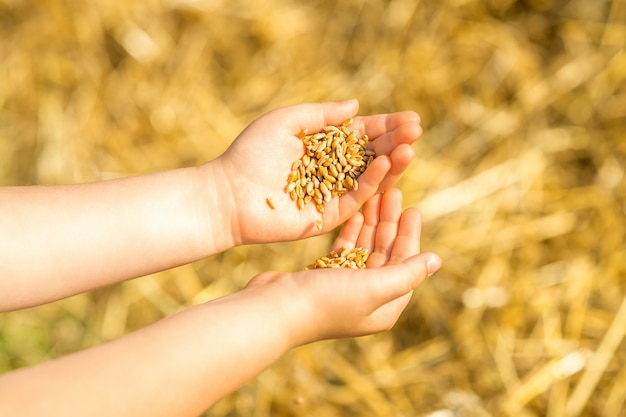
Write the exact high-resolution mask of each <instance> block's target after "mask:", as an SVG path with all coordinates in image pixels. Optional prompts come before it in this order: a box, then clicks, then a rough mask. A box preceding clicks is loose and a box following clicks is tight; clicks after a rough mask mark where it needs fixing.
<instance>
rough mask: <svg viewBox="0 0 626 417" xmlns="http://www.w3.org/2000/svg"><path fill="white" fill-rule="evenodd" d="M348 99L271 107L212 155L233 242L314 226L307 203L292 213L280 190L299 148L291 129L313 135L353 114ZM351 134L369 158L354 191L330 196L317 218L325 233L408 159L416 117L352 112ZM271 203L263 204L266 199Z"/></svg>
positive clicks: (284, 236)
mask: <svg viewBox="0 0 626 417" xmlns="http://www.w3.org/2000/svg"><path fill="white" fill-rule="evenodd" d="M357 110H358V102H357V101H356V100H351V101H346V102H340V103H322V104H302V105H297V106H292V107H286V108H282V109H278V110H274V111H272V112H270V113H268V114H266V115H264V116H262V117H261V118H259V119H257V120H256V121H254V122H253V123H252V124H250V126H248V127H247V128H246V129H245V130H244V131H243V132H242V133H241V134H240V135H239V137H238V138H237V139H236V140H235V142H234V143H233V144H232V145H231V146H230V148H229V149H228V150H227V151H226V152H225V153H224V155H222V156H221V157H220V158H219V159H218V161H217V162H218V164H217V165H218V166H219V169H220V170H221V174H222V175H221V176H220V177H221V178H223V181H224V183H223V184H221V185H220V195H218V196H217V198H218V199H223V200H224V201H223V206H222V207H223V209H224V210H229V213H228V214H227V215H226V219H227V220H226V221H229V223H230V226H231V227H232V229H233V230H232V233H233V241H234V243H235V244H246V243H260V242H274V241H286V240H293V239H300V238H304V237H308V236H311V235H314V234H317V233H320V231H319V230H318V229H317V228H316V227H315V220H317V219H320V216H321V215H320V214H319V213H318V212H317V211H316V209H315V206H314V204H306V205H305V207H304V208H303V209H302V210H298V208H297V207H296V204H295V202H293V201H291V200H290V198H289V195H288V194H287V193H285V186H286V185H287V176H288V174H289V173H290V171H291V165H292V163H293V162H294V161H296V160H298V159H300V158H301V156H302V155H303V152H304V146H303V143H302V141H301V139H299V138H298V134H299V133H300V132H302V131H303V130H305V129H307V130H308V132H309V133H314V132H318V131H320V130H321V129H322V127H324V126H326V125H338V124H341V123H342V122H343V121H345V120H347V119H349V118H351V117H354V115H355V114H356V112H357ZM349 128H350V129H351V130H356V131H357V135H358V136H359V137H361V136H363V135H364V134H367V135H368V136H369V138H370V141H371V142H370V144H371V145H370V146H371V147H372V148H373V149H374V151H375V152H376V156H377V157H376V159H375V160H374V161H373V162H372V163H371V164H370V166H369V167H368V169H367V170H366V172H365V173H363V174H362V175H361V177H359V189H358V190H352V191H350V192H348V193H346V194H345V195H343V196H341V197H339V198H337V197H335V198H333V199H332V201H331V202H330V203H329V204H328V205H326V206H325V212H324V214H323V215H322V219H323V229H322V231H321V232H325V231H328V230H331V229H333V228H335V227H337V226H338V225H339V224H340V223H341V222H343V221H345V220H346V219H347V218H348V217H350V216H351V215H352V214H354V213H355V212H356V211H357V210H358V209H359V207H361V206H362V205H363V203H364V202H365V201H366V200H367V199H368V198H369V197H371V196H372V195H374V193H376V192H377V191H383V190H385V189H386V188H388V187H390V186H392V185H393V184H394V183H395V182H396V181H397V180H398V178H399V176H400V175H401V174H402V172H403V171H404V170H405V169H406V167H407V165H408V164H409V162H410V161H411V159H412V157H413V150H412V148H411V144H412V143H413V142H414V141H415V140H416V139H417V138H418V136H419V135H420V134H421V128H420V125H419V117H418V116H417V114H415V113H414V112H411V111H405V112H400V113H393V114H382V115H375V116H365V117H354V122H353V124H352V125H351V126H350V127H349ZM268 198H270V199H271V200H272V202H273V205H274V206H275V209H271V208H270V207H269V205H268V204H267V201H266V199H268Z"/></svg>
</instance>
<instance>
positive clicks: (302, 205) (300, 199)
mask: <svg viewBox="0 0 626 417" xmlns="http://www.w3.org/2000/svg"><path fill="white" fill-rule="evenodd" d="M296 204H297V206H298V210H302V208H303V207H304V199H302V198H301V197H300V198H298V201H297V202H296Z"/></svg>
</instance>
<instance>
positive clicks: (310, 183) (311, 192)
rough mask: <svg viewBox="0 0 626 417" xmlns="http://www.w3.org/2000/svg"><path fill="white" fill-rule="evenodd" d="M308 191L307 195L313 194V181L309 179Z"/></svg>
mask: <svg viewBox="0 0 626 417" xmlns="http://www.w3.org/2000/svg"><path fill="white" fill-rule="evenodd" d="M306 193H307V195H313V181H309V182H307V184H306Z"/></svg>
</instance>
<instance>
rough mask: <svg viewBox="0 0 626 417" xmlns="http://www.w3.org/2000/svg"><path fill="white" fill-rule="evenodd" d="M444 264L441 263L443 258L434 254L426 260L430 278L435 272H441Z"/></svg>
mask: <svg viewBox="0 0 626 417" xmlns="http://www.w3.org/2000/svg"><path fill="white" fill-rule="evenodd" d="M442 263H443V262H442V261H441V258H440V257H439V256H437V255H435V254H434V253H433V254H430V255H428V258H426V269H428V276H431V275H432V274H434V273H435V272H437V271H439V268H441V264H442Z"/></svg>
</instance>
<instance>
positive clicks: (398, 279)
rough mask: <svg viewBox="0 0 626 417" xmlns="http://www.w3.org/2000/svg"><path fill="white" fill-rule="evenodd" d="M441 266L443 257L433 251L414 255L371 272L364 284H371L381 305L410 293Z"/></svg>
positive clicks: (373, 296)
mask: <svg viewBox="0 0 626 417" xmlns="http://www.w3.org/2000/svg"><path fill="white" fill-rule="evenodd" d="M440 267H441V258H439V257H438V256H437V255H435V254H433V253H425V254H420V255H416V256H413V257H411V258H409V259H407V260H405V261H404V262H402V263H400V264H393V265H386V266H384V267H382V268H379V269H376V270H367V269H365V270H364V271H363V272H369V273H370V274H368V275H367V277H366V280H367V281H365V280H364V284H365V283H366V284H367V285H368V286H369V290H370V291H371V296H372V299H373V300H375V302H376V303H379V305H383V304H386V303H388V302H390V301H392V300H395V299H396V298H399V297H402V296H404V295H406V294H410V293H411V291H413V290H414V289H415V288H417V287H418V286H419V285H420V284H421V283H422V282H424V280H425V279H426V278H428V276H430V275H432V274H433V273H435V272H436V271H437V270H438V269H439V268H440Z"/></svg>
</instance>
